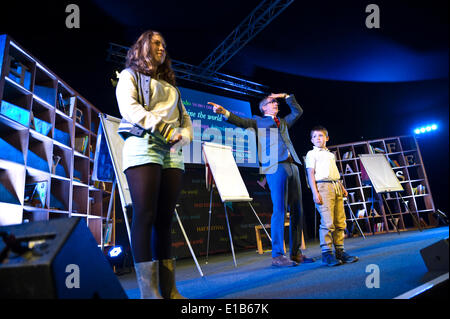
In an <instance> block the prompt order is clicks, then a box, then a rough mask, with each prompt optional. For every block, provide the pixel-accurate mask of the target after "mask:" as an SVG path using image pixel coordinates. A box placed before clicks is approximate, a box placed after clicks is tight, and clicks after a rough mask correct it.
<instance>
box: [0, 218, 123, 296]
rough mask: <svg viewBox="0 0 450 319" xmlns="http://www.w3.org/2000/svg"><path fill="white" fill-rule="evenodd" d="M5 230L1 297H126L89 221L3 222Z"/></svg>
mask: <svg viewBox="0 0 450 319" xmlns="http://www.w3.org/2000/svg"><path fill="white" fill-rule="evenodd" d="M0 234H1V235H2V236H1V237H0V256H1V258H0V283H1V284H0V299H3V298H8V299H11V298H14V299H15V298H20V299H24V298H26V299H91V298H100V299H103V298H105V299H124V298H127V295H126V293H125V291H124V290H123V288H122V286H121V284H120V282H119V280H118V279H117V277H116V275H115V274H114V272H113V270H112V267H111V266H110V264H109V262H108V261H107V260H106V258H105V256H104V255H103V254H102V252H101V250H100V249H99V248H98V246H97V242H96V240H95V239H94V236H93V235H92V233H91V232H90V231H89V229H88V227H87V226H86V222H85V220H84V219H81V218H78V217H71V218H65V217H64V218H58V219H54V220H49V221H39V222H31V223H25V224H19V225H10V226H2V227H0ZM2 238H3V240H2Z"/></svg>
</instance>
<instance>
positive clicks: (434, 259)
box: [420, 237, 448, 271]
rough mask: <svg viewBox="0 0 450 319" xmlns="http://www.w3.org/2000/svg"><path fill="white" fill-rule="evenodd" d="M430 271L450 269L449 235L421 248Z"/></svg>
mask: <svg viewBox="0 0 450 319" xmlns="http://www.w3.org/2000/svg"><path fill="white" fill-rule="evenodd" d="M420 254H421V255H422V259H423V261H424V262H425V265H426V266H427V268H428V271H448V237H447V238H445V239H442V240H440V241H438V242H436V243H434V244H432V245H430V246H428V247H425V248H423V249H421V250H420Z"/></svg>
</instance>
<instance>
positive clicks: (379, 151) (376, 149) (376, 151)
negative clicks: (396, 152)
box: [369, 145, 386, 154]
mask: <svg viewBox="0 0 450 319" xmlns="http://www.w3.org/2000/svg"><path fill="white" fill-rule="evenodd" d="M369 146H370V150H371V151H372V154H384V153H386V151H385V150H384V149H382V148H380V147H376V146H373V145H369Z"/></svg>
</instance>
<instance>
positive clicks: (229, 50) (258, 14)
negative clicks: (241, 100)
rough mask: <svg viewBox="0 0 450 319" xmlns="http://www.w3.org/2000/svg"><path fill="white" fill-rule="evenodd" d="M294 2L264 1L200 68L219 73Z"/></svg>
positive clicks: (281, 0)
mask: <svg viewBox="0 0 450 319" xmlns="http://www.w3.org/2000/svg"><path fill="white" fill-rule="evenodd" d="M292 2H294V0H264V1H262V2H261V3H260V4H259V5H258V6H257V7H256V8H255V9H254V10H253V11H252V12H251V13H250V15H248V16H247V18H245V19H244V21H242V22H241V23H240V24H239V26H238V27H237V28H236V29H234V30H233V32H231V33H230V35H228V37H227V38H226V39H225V40H224V41H223V42H222V43H221V44H220V45H219V46H218V47H217V48H215V49H214V50H213V51H212V52H211V54H210V55H209V56H208V57H207V58H206V59H205V60H203V61H202V63H200V67H202V68H203V69H204V70H208V71H210V72H217V71H218V70H219V69H220V68H221V67H222V66H223V65H224V64H225V63H227V62H228V61H229V60H230V59H231V58H232V57H233V56H234V55H235V54H236V53H237V52H238V51H239V50H240V49H241V48H242V47H244V46H245V45H246V44H247V43H248V42H249V41H250V40H251V39H253V38H254V37H255V36H256V35H257V34H258V33H259V32H260V31H261V30H262V29H264V28H265V27H266V26H267V25H268V24H269V23H270V22H271V21H272V20H273V19H275V18H276V17H277V16H278V15H279V14H280V13H281V12H283V10H284V9H286V8H287V7H288V6H289V5H290V4H291V3H292Z"/></svg>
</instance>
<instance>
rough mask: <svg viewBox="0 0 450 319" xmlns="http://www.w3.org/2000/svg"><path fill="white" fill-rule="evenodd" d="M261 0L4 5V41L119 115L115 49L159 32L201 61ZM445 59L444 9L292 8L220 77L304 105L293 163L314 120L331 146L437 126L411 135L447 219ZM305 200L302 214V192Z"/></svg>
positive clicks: (407, 5) (422, 4) (0, 18)
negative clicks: (75, 16)
mask: <svg viewBox="0 0 450 319" xmlns="http://www.w3.org/2000/svg"><path fill="white" fill-rule="evenodd" d="M70 3H75V4H77V5H78V6H79V8H80V13H81V25H80V28H79V29H68V28H66V25H65V19H66V17H67V15H68V13H66V12H65V9H66V6H67V5H68V4H70ZM258 3H259V1H254V0H246V1H242V0H240V1H234V0H227V1H172V0H165V1H115V0H92V1H33V2H24V1H15V2H14V3H12V1H8V3H6V1H3V2H2V4H1V5H0V34H3V33H7V34H9V35H10V36H11V37H12V38H13V39H14V40H16V41H17V42H18V43H19V44H20V45H21V46H23V47H24V48H25V49H26V50H27V51H29V52H30V53H31V54H33V55H34V56H35V57H36V58H37V59H38V60H40V61H41V62H42V63H43V64H44V65H45V66H46V67H48V68H49V69H50V70H52V71H53V72H54V73H56V74H57V75H58V76H59V77H61V78H62V79H63V80H64V81H65V82H67V83H68V84H69V85H70V86H71V87H73V88H74V89H75V90H77V91H78V92H79V93H80V94H81V95H82V96H84V97H85V98H86V99H87V100H89V101H90V102H91V103H92V104H93V105H95V106H96V107H97V108H98V109H100V110H101V111H102V112H104V113H107V114H110V115H113V116H119V113H118V108H117V105H116V101H115V94H114V87H113V86H112V85H111V82H110V79H111V77H112V76H113V73H114V70H116V69H117V65H114V64H112V63H111V62H108V61H107V60H106V57H107V49H108V44H109V43H110V42H112V43H117V44H121V45H124V46H130V45H131V44H132V43H133V42H134V41H135V40H136V39H137V37H138V36H139V34H140V33H141V32H143V31H145V30H147V29H154V30H157V31H160V32H161V33H162V34H163V36H164V37H165V39H166V42H167V44H168V48H167V50H168V53H169V55H170V56H171V57H172V58H173V59H175V60H178V61H181V62H186V63H189V64H193V65H198V64H200V63H201V62H202V61H203V59H205V58H206V57H207V56H208V55H209V53H210V52H211V51H212V50H213V49H214V48H216V47H217V46H218V45H219V44H220V43H221V42H222V41H223V40H224V39H225V38H226V36H227V35H228V34H229V33H230V32H231V31H232V30H233V29H234V28H235V27H236V26H237V25H238V24H239V23H240V22H241V21H242V20H243V19H244V18H245V17H247V15H248V14H249V13H250V12H251V11H252V10H253V9H254V8H255V7H256V6H257V4H258ZM370 3H376V4H377V5H378V6H379V8H380V18H381V28H380V29H368V28H367V27H366V25H365V19H366V17H367V16H368V14H369V13H366V12H365V8H366V6H367V5H368V4H370ZM448 53H449V52H448V1H417V2H416V1H406V0H404V1H403V0H390V1H375V2H372V1H361V0H358V1H356V0H348V1H332V0H327V1H318V2H313V1H300V0H296V1H294V3H293V4H291V5H290V6H289V7H288V8H287V9H286V10H284V11H283V12H282V13H281V14H280V15H279V16H278V17H276V18H275V20H273V21H272V22H271V23H270V24H269V25H268V26H267V27H266V28H265V29H263V30H262V31H261V32H260V33H259V34H258V35H257V36H256V37H255V38H253V39H252V40H251V41H250V42H249V43H248V44H247V45H246V46H245V47H244V48H243V49H241V50H240V51H239V52H238V53H237V54H236V55H235V56H234V57H233V58H232V59H231V60H230V61H229V62H228V63H227V64H225V66H224V67H223V68H222V69H220V70H219V71H220V72H221V73H225V74H229V75H234V76H238V77H242V78H245V79H248V80H251V81H254V82H257V83H261V84H264V85H267V86H268V87H269V88H270V89H271V91H273V92H287V93H294V94H295V96H296V97H297V100H298V101H299V103H300V104H301V105H302V107H303V109H304V115H303V116H302V118H301V119H300V120H299V121H298V122H297V124H296V125H295V126H294V127H293V128H292V129H291V139H292V141H293V143H294V144H295V148H296V150H297V153H298V154H299V155H305V154H306V152H307V151H308V150H309V149H311V148H312V145H311V143H310V138H309V130H310V129H311V127H312V126H314V125H316V124H322V125H324V126H325V127H327V128H328V130H329V134H330V141H329V143H328V144H329V145H336V144H342V143H350V142H355V141H358V140H368V139H375V138H384V137H389V136H399V135H410V134H413V129H414V128H415V127H416V126H419V125H423V124H428V123H432V122H433V123H437V124H438V126H439V129H438V130H437V131H434V132H431V133H428V134H425V135H423V136H418V143H419V146H420V148H421V152H422V156H423V160H424V164H425V169H426V172H427V175H428V178H429V182H430V188H431V191H432V194H433V199H434V202H435V206H436V208H439V209H441V210H442V211H444V212H448V210H449V205H448V163H449V159H448V145H449V142H448V137H449V136H448V131H449V130H448V118H449V117H448V109H449V107H448V105H449V104H448V56H449V55H448ZM119 69H120V67H119ZM179 84H180V85H182V86H186V87H191V88H194V89H203V90H208V91H209V92H212V93H216V94H221V95H225V96H230V97H235V98H240V99H244V100H249V101H250V102H251V103H252V110H253V112H254V113H255V114H256V113H258V109H257V102H258V101H257V100H256V99H255V98H250V97H245V96H239V95H236V94H231V93H229V92H227V91H223V92H221V91H218V90H212V89H209V88H205V87H202V86H201V85H198V84H193V83H182V82H180V83H179ZM282 111H283V110H282ZM301 173H302V181H303V182H304V181H305V179H304V173H303V171H302V170H301ZM304 194H305V196H304V205H305V208H306V210H307V213H308V214H309V212H312V211H313V206H312V197H311V194H310V191H309V190H308V189H306V186H305V185H304ZM311 215H312V213H311V214H309V216H308V215H307V221H308V222H309V225H308V226H309V227H308V232H309V233H310V234H311V222H310V221H311Z"/></svg>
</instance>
